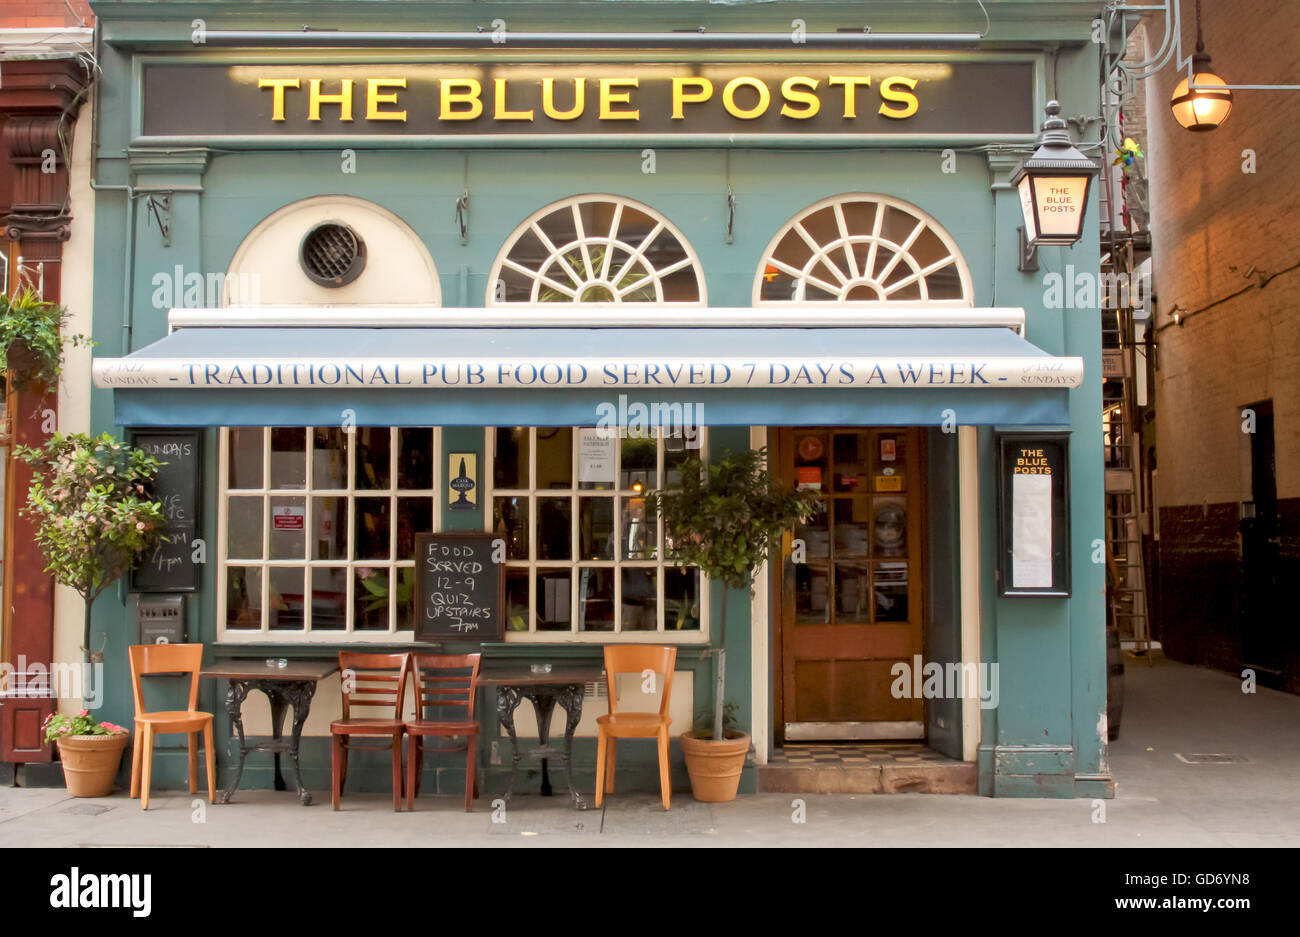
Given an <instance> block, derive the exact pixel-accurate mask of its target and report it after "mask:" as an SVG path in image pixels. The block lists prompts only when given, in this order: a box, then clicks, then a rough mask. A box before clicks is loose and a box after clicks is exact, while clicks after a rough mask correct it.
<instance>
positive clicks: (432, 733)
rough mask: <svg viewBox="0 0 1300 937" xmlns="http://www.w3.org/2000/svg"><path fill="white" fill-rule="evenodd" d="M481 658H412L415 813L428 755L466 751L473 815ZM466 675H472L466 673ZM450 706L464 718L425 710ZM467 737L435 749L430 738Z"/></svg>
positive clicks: (410, 769)
mask: <svg viewBox="0 0 1300 937" xmlns="http://www.w3.org/2000/svg"><path fill="white" fill-rule="evenodd" d="M481 658H482V655H481V654H416V655H414V656H413V657H412V658H411V670H412V672H413V673H414V674H415V709H416V717H417V718H415V719H414V720H412V721H410V722H408V723H407V724H406V736H407V738H409V739H410V743H409V744H410V751H408V752H407V753H406V809H407V810H414V809H415V798H416V797H419V796H420V777H421V775H422V774H423V773H424V753H425V752H426V751H428V752H462V751H463V752H464V753H465V812H466V813H469V811H470V809H471V806H472V803H473V800H474V798H475V797H477V796H478V772H477V771H476V770H475V768H476V766H477V765H476V758H475V756H476V754H477V751H478V730H479V725H478V723H477V722H476V721H475V720H474V698H475V697H476V696H477V695H478V667H479V660H480V659H481ZM453 671H454V672H453ZM464 671H469V672H468V673H465V672H464ZM448 707H450V708H451V709H453V710H455V711H456V712H455V713H454V715H458V716H463V718H460V719H448V720H439V719H426V718H425V716H426V714H427V713H426V710H433V711H434V712H435V713H436V711H437V710H440V709H444V708H448ZM434 738H446V739H450V738H463V739H464V740H465V743H464V744H463V745H452V746H449V747H445V748H444V747H439V748H430V747H428V745H427V744H426V740H427V739H434Z"/></svg>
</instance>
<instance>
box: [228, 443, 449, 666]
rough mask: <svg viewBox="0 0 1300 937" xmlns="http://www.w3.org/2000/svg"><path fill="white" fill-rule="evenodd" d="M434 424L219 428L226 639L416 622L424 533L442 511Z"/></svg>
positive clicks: (362, 632) (353, 636)
mask: <svg viewBox="0 0 1300 937" xmlns="http://www.w3.org/2000/svg"><path fill="white" fill-rule="evenodd" d="M439 435H440V434H439V432H438V430H436V429H434V428H430V427H416V428H407V427H402V428H389V427H355V428H352V429H350V430H345V429H343V428H340V427H251V428H236V429H223V430H222V431H221V440H222V445H221V473H222V479H221V506H220V510H221V517H220V525H221V533H220V538H219V540H220V549H221V572H220V575H221V578H222V588H221V589H220V590H219V595H220V597H219V599H218V618H219V621H220V624H221V631H222V637H223V638H224V639H228V640H240V639H253V640H256V639H258V638H259V637H260V638H264V639H267V638H273V639H274V640H292V639H293V638H294V636H296V635H297V636H305V635H312V636H314V637H316V638H321V637H328V636H337V637H338V639H339V640H366V639H367V638H372V637H373V638H374V639H376V640H380V639H390V640H391V637H390V636H391V635H392V633H393V632H397V631H410V630H411V629H412V613H413V607H414V606H413V592H414V560H413V557H414V552H415V535H416V534H417V533H421V532H424V531H429V530H436V529H437V526H436V525H437V524H438V522H439V516H438V514H439V499H438V487H437V486H438V482H439V479H438V472H437V466H436V462H435V453H437V452H438V451H439V438H438V437H439Z"/></svg>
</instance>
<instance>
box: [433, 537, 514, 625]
mask: <svg viewBox="0 0 1300 937" xmlns="http://www.w3.org/2000/svg"><path fill="white" fill-rule="evenodd" d="M495 539H496V538H495V537H494V536H493V535H492V534H488V533H464V532H459V531H458V532H447V533H440V534H436V533H428V534H416V535H415V639H416V640H417V641H427V640H433V639H442V638H461V639H465V640H469V641H489V640H492V641H499V640H501V638H502V618H503V615H502V612H503V609H504V607H505V584H506V578H505V564H504V563H494V562H493V561H492V543H493V541H494V540H495Z"/></svg>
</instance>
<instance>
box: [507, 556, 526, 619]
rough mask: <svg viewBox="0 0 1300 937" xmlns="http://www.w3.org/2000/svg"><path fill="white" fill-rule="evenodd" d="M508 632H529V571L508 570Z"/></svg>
mask: <svg viewBox="0 0 1300 937" xmlns="http://www.w3.org/2000/svg"><path fill="white" fill-rule="evenodd" d="M506 630H507V631H527V630H528V570H526V569H518V568H507V569H506Z"/></svg>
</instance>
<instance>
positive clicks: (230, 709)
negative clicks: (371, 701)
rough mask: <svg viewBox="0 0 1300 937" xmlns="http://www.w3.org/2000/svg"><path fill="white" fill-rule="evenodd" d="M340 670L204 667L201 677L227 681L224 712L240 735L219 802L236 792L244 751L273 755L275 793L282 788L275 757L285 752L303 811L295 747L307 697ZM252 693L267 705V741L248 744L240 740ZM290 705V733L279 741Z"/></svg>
mask: <svg viewBox="0 0 1300 937" xmlns="http://www.w3.org/2000/svg"><path fill="white" fill-rule="evenodd" d="M338 669H339V665H338V662H337V661H331V660H291V661H289V663H288V666H286V667H268V666H266V661H265V660H227V661H219V662H217V663H216V664H213V665H212V666H211V667H205V668H204V669H203V670H202V671H201V672H200V673H199V676H200V677H216V678H221V679H224V680H229V681H230V686H229V687H227V689H226V713H227V714H228V715H229V716H230V723H231V725H232V726H234V728H235V732H236V733H237V734H238V735H239V767H238V768H237V769H236V771H235V781H234V783H233V784H231V785H230V786H229V787H228V788H226V789H225V790H223V791H222V792H221V802H222V803H223V804H228V803H230V798H231V797H232V796H233V795H234V793H235V791H237V790H238V789H239V782H240V780H241V779H242V778H243V776H244V759H245V758H247V757H248V753H249V752H272V753H273V754H274V755H275V789H276V790H277V791H283V790H287V788H286V786H285V783H284V775H282V774H281V773H280V754H281V753H282V752H288V753H289V755H290V756H291V757H292V758H293V780H294V784H296V785H297V787H298V800H299V801H300V802H301V803H302V805H303V806H304V807H307V806H310V805H311V794H310V793H309V792H308V791H307V789H306V788H304V787H303V786H302V769H301V767H300V766H299V764H298V743H299V742H300V741H301V739H302V726H303V723H304V722H306V721H307V713H308V712H309V711H310V710H311V698H312V697H313V696H314V695H315V694H316V684H317V683H319V682H320V681H321V680H323V679H324V678H326V677H328V676H329V675H330V674H332V673H334V672H335V671H336V670H338ZM251 690H261V691H262V692H263V693H265V694H266V698H267V699H268V700H270V702H271V741H269V742H260V743H258V744H256V745H249V744H247V743H246V742H245V741H244V721H243V714H242V710H243V706H244V697H246V696H248V694H249V691H251ZM286 706H292V707H293V733H292V735H291V736H290V738H289V739H285V738H284V737H283V734H284V733H283V730H284V716H285V707H286Z"/></svg>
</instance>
